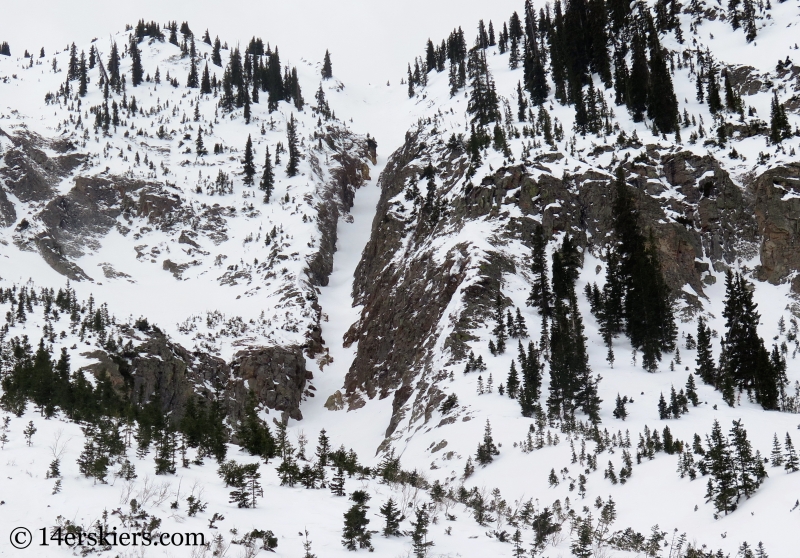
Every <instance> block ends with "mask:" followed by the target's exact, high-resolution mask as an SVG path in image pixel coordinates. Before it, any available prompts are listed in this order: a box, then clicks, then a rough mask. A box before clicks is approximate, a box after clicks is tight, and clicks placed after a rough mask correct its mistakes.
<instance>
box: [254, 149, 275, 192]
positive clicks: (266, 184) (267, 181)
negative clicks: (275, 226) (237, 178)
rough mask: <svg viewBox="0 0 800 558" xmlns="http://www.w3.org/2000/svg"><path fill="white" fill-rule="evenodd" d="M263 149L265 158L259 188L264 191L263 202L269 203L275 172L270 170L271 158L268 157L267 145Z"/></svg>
mask: <svg viewBox="0 0 800 558" xmlns="http://www.w3.org/2000/svg"><path fill="white" fill-rule="evenodd" d="M264 150H265V152H266V153H265V155H264V157H265V159H264V173H263V174H262V175H261V181H260V182H259V185H258V187H259V189H260V190H261V191H262V192H264V203H269V199H270V197H271V196H272V189H273V188H274V186H275V173H274V172H273V170H272V160H271V159H270V155H269V146H265V147H264Z"/></svg>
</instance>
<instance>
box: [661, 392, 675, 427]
mask: <svg viewBox="0 0 800 558" xmlns="http://www.w3.org/2000/svg"><path fill="white" fill-rule="evenodd" d="M673 389H674V388H673ZM669 416H670V412H669V407H667V402H666V400H665V399H664V394H663V393H662V394H661V396H660V397H659V399H658V418H659V419H661V420H667V419H668V418H669Z"/></svg>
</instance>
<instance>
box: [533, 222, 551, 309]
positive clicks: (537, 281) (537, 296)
mask: <svg viewBox="0 0 800 558" xmlns="http://www.w3.org/2000/svg"><path fill="white" fill-rule="evenodd" d="M532 242H533V251H532V253H531V272H532V273H533V285H531V292H530V295H528V300H527V304H528V306H535V307H536V308H538V309H539V313H540V314H542V315H543V316H547V317H550V314H551V304H552V294H551V292H550V278H549V277H548V269H547V268H548V266H547V251H546V247H547V242H546V241H545V238H544V229H543V228H542V225H541V224H538V223H537V224H536V226H535V228H534V230H533V239H532Z"/></svg>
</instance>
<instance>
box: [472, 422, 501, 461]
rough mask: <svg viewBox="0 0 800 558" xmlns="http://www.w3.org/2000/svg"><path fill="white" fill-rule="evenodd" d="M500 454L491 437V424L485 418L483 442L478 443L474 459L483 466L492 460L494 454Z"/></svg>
mask: <svg viewBox="0 0 800 558" xmlns="http://www.w3.org/2000/svg"><path fill="white" fill-rule="evenodd" d="M496 455H500V452H499V451H498V450H497V446H496V445H495V444H494V440H493V439H492V426H491V425H490V424H489V419H486V427H485V428H484V432H483V442H481V443H480V444H478V451H477V453H476V455H475V461H477V462H478V464H479V465H483V466H484V467H485V466H486V465H488V464H489V463H491V462H492V461H494V456H496Z"/></svg>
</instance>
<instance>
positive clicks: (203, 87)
mask: <svg viewBox="0 0 800 558" xmlns="http://www.w3.org/2000/svg"><path fill="white" fill-rule="evenodd" d="M156 71H158V69H156ZM200 93H202V94H203V95H211V78H210V77H209V76H208V62H206V65H205V68H203V78H202V80H201V81H200Z"/></svg>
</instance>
